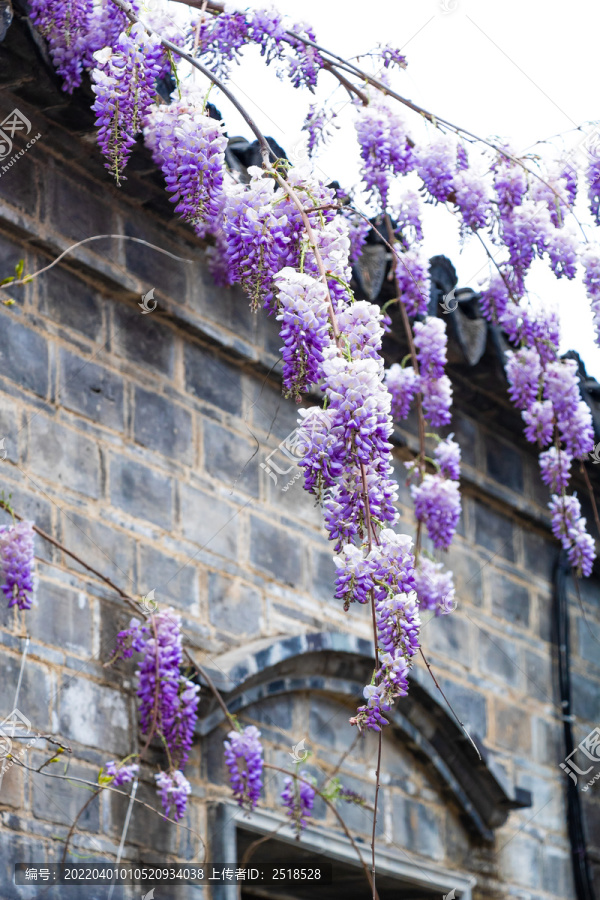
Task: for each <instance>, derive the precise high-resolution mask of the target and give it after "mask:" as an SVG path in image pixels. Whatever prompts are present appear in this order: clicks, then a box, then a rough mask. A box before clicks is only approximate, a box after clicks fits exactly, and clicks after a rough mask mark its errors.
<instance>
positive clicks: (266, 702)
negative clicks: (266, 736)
mask: <svg viewBox="0 0 600 900" xmlns="http://www.w3.org/2000/svg"><path fill="white" fill-rule="evenodd" d="M293 714H294V704H293V703H290V698H289V696H287V695H286V696H283V697H265V698H264V699H263V700H261V701H260V703H253V704H252V705H251V706H248V707H247V708H246V709H245V710H244V716H245V717H246V716H247V717H248V718H249V719H254V721H256V722H261V723H262V724H263V725H266V726H268V727H271V728H273V729H274V730H275V732H276V733H277V740H278V741H280V740H281V730H282V729H283V730H284V731H289V730H290V729H291V728H292V724H293ZM263 733H264V732H263Z"/></svg>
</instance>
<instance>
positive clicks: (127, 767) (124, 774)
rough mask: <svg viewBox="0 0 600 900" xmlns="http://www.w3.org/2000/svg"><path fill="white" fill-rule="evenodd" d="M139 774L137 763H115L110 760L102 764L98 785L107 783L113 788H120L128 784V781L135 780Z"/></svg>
mask: <svg viewBox="0 0 600 900" xmlns="http://www.w3.org/2000/svg"><path fill="white" fill-rule="evenodd" d="M139 772H140V766H139V763H137V762H132V763H126V762H120V763H117V762H116V761H115V760H114V759H110V760H109V761H108V762H107V763H104V767H103V769H102V772H101V773H100V777H99V779H98V781H99V783H100V784H107V783H108V784H112V785H113V787H122V785H124V784H129V782H130V781H133V779H134V778H137V776H138V775H139Z"/></svg>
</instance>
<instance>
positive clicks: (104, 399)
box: [60, 350, 123, 431]
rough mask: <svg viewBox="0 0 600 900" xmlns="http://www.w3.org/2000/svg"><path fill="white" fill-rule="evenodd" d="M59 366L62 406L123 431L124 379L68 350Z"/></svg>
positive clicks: (62, 351) (63, 354)
mask: <svg viewBox="0 0 600 900" xmlns="http://www.w3.org/2000/svg"><path fill="white" fill-rule="evenodd" d="M60 366H61V372H60V396H61V401H62V403H63V405H64V406H66V408H67V409H72V410H75V412H79V413H81V414H82V415H84V416H87V418H88V419H93V421H94V422H99V423H100V424H101V425H106V426H107V427H108V428H114V429H116V430H117V431H122V430H123V379H122V378H121V377H120V376H119V375H116V374H115V373H114V372H111V371H109V370H108V369H105V368H104V367H103V366H98V365H96V364H95V363H92V362H88V360H86V359H83V358H82V357H80V356H74V355H73V354H72V353H69V352H68V351H66V350H61V354H60Z"/></svg>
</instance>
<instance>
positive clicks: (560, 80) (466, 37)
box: [211, 0, 600, 380]
mask: <svg viewBox="0 0 600 900" xmlns="http://www.w3.org/2000/svg"><path fill="white" fill-rule="evenodd" d="M236 5H237V4H236ZM242 5H243V4H241V3H240V4H239V6H242ZM252 5H256V6H266V5H268V2H267V3H264V2H261V3H255V4H252ZM274 5H275V6H276V7H277V8H278V9H279V10H280V11H282V12H284V13H287V14H289V15H290V16H292V17H293V18H294V19H295V20H296V21H298V20H300V21H302V20H304V21H307V22H309V23H310V24H311V25H312V26H313V27H314V29H315V31H316V34H317V39H318V41H319V42H320V43H322V44H323V45H324V46H326V47H328V48H329V49H332V50H334V51H335V52H338V53H340V55H342V56H354V55H357V54H361V53H368V52H369V51H370V50H372V49H374V48H375V46H376V45H377V43H379V42H381V43H384V44H385V43H389V44H392V45H393V46H397V47H398V48H401V49H402V52H403V53H405V55H406V57H407V59H408V69H407V70H406V71H405V72H398V74H397V75H395V76H394V81H393V84H394V87H395V88H396V89H397V90H398V92H399V93H402V94H403V95H404V96H406V97H408V98H410V99H411V100H413V101H414V102H415V103H417V104H419V105H420V106H423V107H424V108H426V109H428V110H429V111H431V112H433V113H434V114H437V115H439V116H443V117H444V118H446V119H449V120H450V121H452V122H454V123H456V124H458V125H461V126H463V127H464V128H467V129H468V130H470V131H472V132H474V133H476V134H478V135H481V136H483V137H490V136H500V137H502V138H507V139H509V141H510V142H511V144H512V146H513V148H514V150H515V151H516V152H517V153H522V152H526V151H531V150H533V149H534V147H535V150H537V151H539V152H540V153H542V154H543V155H548V154H549V155H550V156H551V157H556V156H557V155H560V154H561V153H562V152H564V151H565V150H569V149H570V148H573V147H574V146H576V145H577V144H578V142H580V141H581V139H582V134H581V132H578V131H577V130H576V129H577V127H578V126H580V125H583V124H586V130H588V131H589V130H591V128H593V125H589V123H591V122H594V120H598V119H600V101H599V100H598V91H597V84H598V71H597V65H598V64H597V60H598V50H597V36H598V25H599V23H600V12H599V11H598V7H597V6H596V4H592V3H590V2H589V0H587V2H586V0H571V2H569V3H568V4H567V3H563V2H556V0H544V2H542V0H527V2H526V3H524V2H523V0H503V2H498V0H494V2H492V0H373V2H370V3H369V2H362V3H359V2H358V0H302V2H301V3H299V2H298V0H277V2H276V3H275V4H274ZM366 62H367V61H365V63H366ZM231 84H232V87H234V89H235V90H236V92H237V93H238V94H239V96H240V99H242V101H243V102H244V103H245V104H246V105H247V107H248V109H249V110H250V111H251V112H252V113H253V114H254V115H255V116H256V119H257V122H258V124H259V126H260V127H261V129H262V130H263V132H264V133H267V134H269V135H272V136H273V137H275V138H276V139H277V140H278V141H279V143H280V144H281V145H282V146H283V147H284V149H285V150H286V152H287V153H288V155H289V156H291V158H292V159H294V156H296V158H297V159H298V160H300V159H301V157H302V155H303V148H304V142H303V137H302V133H301V127H302V123H303V120H304V116H305V114H306V111H307V107H308V104H309V103H310V102H311V101H314V98H313V97H312V96H311V95H310V94H309V93H308V92H306V91H295V90H293V88H291V87H289V86H288V85H287V84H285V83H281V82H279V81H277V79H276V78H275V76H274V72H272V71H271V70H270V69H265V68H264V65H263V63H262V60H260V57H259V56H258V54H257V53H256V54H253V53H252V52H251V53H249V54H248V58H247V61H245V62H244V64H243V66H242V67H240V68H234V69H233V71H232V73H231ZM328 97H331V100H332V102H333V103H334V104H335V105H336V109H337V110H338V113H339V115H338V118H337V121H338V122H339V124H340V128H339V130H338V131H337V132H336V133H335V136H334V138H333V140H332V142H331V144H330V146H329V147H328V148H327V149H326V150H325V151H324V152H322V154H320V156H319V157H318V160H317V164H318V168H319V170H320V174H321V175H323V176H324V177H327V178H330V179H333V178H337V179H338V180H339V181H340V182H341V183H342V184H343V185H344V186H351V185H352V184H353V183H355V181H356V172H357V168H358V151H357V149H356V141H355V136H354V129H353V126H352V118H353V110H352V107H351V105H350V104H348V103H347V102H346V101H347V95H345V92H344V91H343V90H342V89H337V90H336V89H335V82H334V80H333V78H331V77H327V75H326V74H322V75H321V77H320V85H319V90H318V93H317V99H318V100H319V101H323V100H325V99H326V98H328ZM211 99H214V100H215V102H217V103H218V104H219V105H220V107H221V111H222V113H223V115H224V117H225V119H226V123H227V129H228V132H229V134H230V135H233V134H235V133H238V134H244V135H246V136H249V135H248V129H247V126H246V125H245V123H243V121H242V120H241V119H240V118H238V117H237V116H236V114H235V113H234V111H233V110H232V109H231V108H230V107H229V105H228V103H227V102H226V101H225V100H224V98H222V97H218V96H215V95H214V93H213V94H211ZM403 115H404V118H405V120H406V124H407V125H408V127H409V129H410V130H411V131H412V133H413V134H414V135H415V137H417V138H418V137H419V135H423V134H425V125H424V123H423V122H422V120H421V118H420V117H419V116H418V115H416V114H414V113H412V112H410V111H409V110H406V112H405V113H403ZM428 131H429V134H430V135H431V128H429V129H428ZM555 136H557V137H555ZM548 139H552V144H553V145H554V147H555V148H557V149H556V150H554V149H553V146H552V145H551V144H547V143H542V144H539V143H538V142H540V141H547V140H548ZM470 156H471V159H473V158H474V156H475V153H474V152H471V154H470ZM585 208H586V207H585V204H583V203H581V217H582V218H584V219H587V221H588V222H589V217H587V215H586V212H585ZM426 226H427V227H426V231H427V234H426V250H427V252H428V254H429V255H430V256H432V255H434V254H436V253H444V254H446V255H447V256H449V257H450V258H451V260H452V261H453V263H454V265H455V267H456V269H457V272H458V276H459V286H463V287H464V286H470V287H473V288H477V287H479V285H480V282H481V280H482V279H485V278H486V276H487V273H488V264H487V262H486V258H485V256H484V255H483V251H482V249H481V247H480V246H479V244H478V242H477V240H476V239H475V238H472V239H471V240H470V241H469V242H468V243H467V245H466V247H464V248H461V246H460V244H459V241H458V226H457V221H456V219H455V218H454V217H453V216H452V215H450V214H449V213H448V212H447V211H446V209H445V208H443V207H441V206H438V207H435V208H433V207H430V206H428V207H427V215H426ZM596 231H597V229H595V228H593V227H589V228H588V229H587V235H588V238H590V239H592V240H596V239H597V237H598V236H597V235H596V234H595V232H596ZM529 286H530V293H531V295H532V297H533V298H534V300H537V302H539V303H542V304H544V305H546V306H547V305H555V306H556V307H557V308H558V309H559V312H560V316H561V326H562V336H563V341H562V349H563V350H567V349H570V348H573V349H576V350H578V351H579V353H580V354H581V356H582V357H583V359H584V361H585V363H586V366H587V369H588V373H589V374H590V375H594V376H595V377H597V378H598V379H599V380H600V349H599V348H598V347H597V346H596V345H595V342H594V334H593V327H592V318H591V313H590V311H589V304H588V302H587V300H586V298H585V294H584V291H583V288H582V287H581V286H580V285H576V284H574V283H573V282H566V281H565V280H564V279H562V280H561V281H557V280H556V279H555V277H554V275H552V273H551V272H550V270H549V268H548V265H547V263H546V262H536V263H535V264H534V269H533V270H532V276H531V278H530V280H529Z"/></svg>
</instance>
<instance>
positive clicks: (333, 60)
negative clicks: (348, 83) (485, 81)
mask: <svg viewBox="0 0 600 900" xmlns="http://www.w3.org/2000/svg"><path fill="white" fill-rule="evenodd" d="M174 2H175V3H183V4H184V5H185V6H189V7H192V8H193V9H200V8H205V9H206V8H208V9H211V10H213V11H214V12H216V13H222V12H224V9H225V4H224V3H221V2H218V0H209V2H208V3H206V2H205V0H174ZM113 3H118V5H119V6H121V3H122V0H113ZM121 8H122V7H121ZM285 33H286V35H287V36H288V38H290V39H291V40H290V41H288V43H290V42H291V41H300V42H301V43H302V44H305V45H306V46H307V47H312V48H313V50H317V51H318V52H319V53H322V54H325V56H327V57H329V59H324V60H323V61H322V62H323V68H328V71H330V72H332V73H335V74H337V75H339V73H338V72H337V70H338V69H341V70H342V71H343V72H346V73H347V74H349V75H354V76H356V77H358V78H360V79H361V81H365V82H366V83H367V84H370V85H372V86H373V87H375V88H377V90H379V91H381V93H382V94H384V95H385V96H388V97H391V98H392V99H393V100H397V101H398V103H401V104H402V105H403V106H406V107H407V108H408V109H410V110H412V111H413V112H416V113H418V114H419V115H420V116H422V117H423V118H424V119H426V120H427V121H428V122H430V123H431V124H432V125H434V126H435V127H436V128H438V127H439V126H440V125H443V126H444V127H445V128H449V129H450V130H451V131H453V132H454V133H455V134H457V135H459V136H460V135H464V136H465V137H466V138H469V140H471V141H477V142H478V143H480V144H485V146H487V147H490V149H492V150H494V151H495V152H496V153H499V154H500V155H501V156H503V157H504V158H505V159H508V160H510V161H511V162H513V163H515V164H516V165H518V166H520V167H521V168H522V169H524V170H525V172H527V173H528V174H529V175H533V177H534V178H537V179H538V180H539V181H541V182H542V184H544V185H545V186H546V187H547V188H548V189H549V190H551V191H552V193H553V194H554V196H555V197H557V198H558V199H559V200H561V202H563V203H564V202H565V201H564V200H563V198H562V197H560V195H559V193H558V191H557V190H556V188H554V187H553V186H552V185H551V184H548V182H547V181H545V180H544V179H543V178H542V176H541V175H538V173H537V172H535V171H532V170H531V169H529V168H528V167H527V166H526V165H525V163H524V162H523V161H522V160H521V159H519V157H518V156H513V154H512V153H509V152H508V150H506V148H505V147H502V146H501V145H500V144H494V142H493V141H490V140H488V139H487V138H483V137H480V136H479V135H478V134H475V133H474V132H472V131H469V130H468V129H467V128H463V127H462V126H461V125H455V124H454V123H453V122H450V121H449V120H448V119H444V118H443V117H442V116H436V115H435V114H434V113H432V112H429V110H427V109H424V107H422V106H419V105H418V104H416V103H413V102H412V100H408V99H407V98H406V97H403V96H402V94H398V93H397V92H396V91H394V90H393V89H392V88H391V87H389V86H388V85H387V84H384V82H383V81H380V80H379V79H378V78H377V77H376V76H375V75H371V74H370V73H369V72H366V71H365V70H364V69H361V68H360V67H359V66H357V65H355V64H354V63H353V62H351V61H350V60H347V59H344V57H343V56H339V55H338V54H337V53H333V51H332V50H328V49H327V48H326V47H323V46H321V44H317V43H316V42H315V41H311V40H310V38H307V37H305V36H304V35H301V34H297V33H296V32H295V31H292V30H291V29H286V32H285ZM565 205H566V206H567V208H568V209H569V211H570V212H572V209H571V205H570V204H569V203H565Z"/></svg>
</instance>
